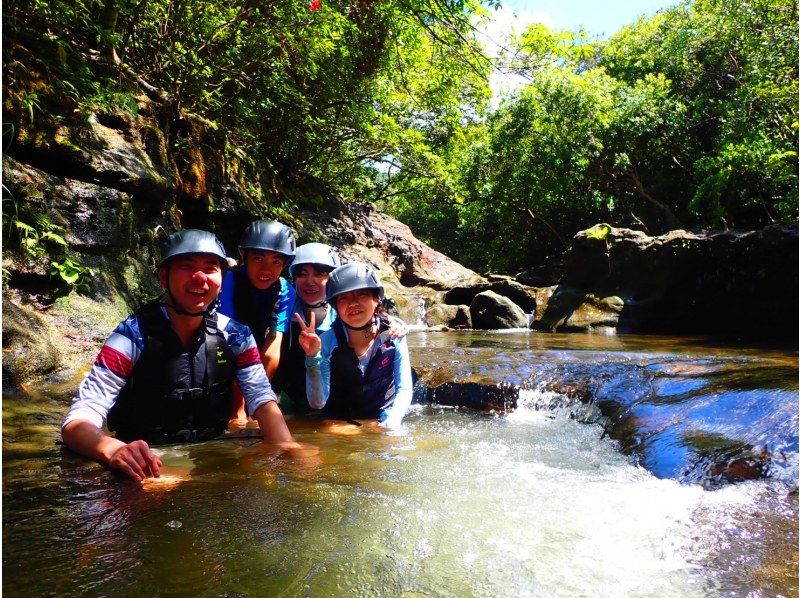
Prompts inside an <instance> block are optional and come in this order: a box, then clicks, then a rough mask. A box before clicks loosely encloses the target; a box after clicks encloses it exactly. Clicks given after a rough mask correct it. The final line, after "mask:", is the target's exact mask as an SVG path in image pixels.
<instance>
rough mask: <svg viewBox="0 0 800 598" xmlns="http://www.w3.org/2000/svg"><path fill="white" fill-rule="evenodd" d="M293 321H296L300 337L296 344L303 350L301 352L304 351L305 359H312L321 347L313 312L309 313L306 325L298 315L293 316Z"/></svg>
mask: <svg viewBox="0 0 800 598" xmlns="http://www.w3.org/2000/svg"><path fill="white" fill-rule="evenodd" d="M294 319H295V320H297V323H298V325H299V326H300V336H299V337H298V339H297V342H299V343H300V347H301V348H302V349H303V351H305V353H306V356H307V357H314V356H315V355H316V354H317V353H319V350H320V348H321V347H322V341H320V339H319V335H318V334H317V329H316V323H317V317H316V315H315V314H314V312H313V311H312V312H311V317H310V318H309V322H308V325H306V323H305V322H304V321H303V317H302V316H301V315H300V314H298V313H296V314H294Z"/></svg>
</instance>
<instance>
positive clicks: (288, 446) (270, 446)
mask: <svg viewBox="0 0 800 598" xmlns="http://www.w3.org/2000/svg"><path fill="white" fill-rule="evenodd" d="M261 446H262V447H263V448H264V449H265V450H267V451H270V450H274V451H276V452H279V453H281V454H282V455H286V456H287V457H290V458H292V459H307V458H308V457H315V456H317V455H318V454H319V447H318V446H314V445H313V444H306V443H304V442H262V443H261Z"/></svg>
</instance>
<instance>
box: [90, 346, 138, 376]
mask: <svg viewBox="0 0 800 598" xmlns="http://www.w3.org/2000/svg"><path fill="white" fill-rule="evenodd" d="M94 363H95V365H99V366H100V367H103V368H105V369H107V370H110V371H111V372H113V373H114V374H116V375H117V376H121V377H123V378H127V377H128V376H130V375H131V371H133V360H132V359H131V358H130V357H128V356H127V355H125V354H124V353H120V352H119V351H117V350H116V349H114V348H112V347H109V346H108V345H103V348H102V349H100V354H99V355H98V356H97V359H95V361H94Z"/></svg>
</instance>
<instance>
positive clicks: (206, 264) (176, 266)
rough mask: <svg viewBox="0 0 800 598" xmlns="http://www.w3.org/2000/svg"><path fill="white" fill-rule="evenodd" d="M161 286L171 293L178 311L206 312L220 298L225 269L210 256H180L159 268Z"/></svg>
mask: <svg viewBox="0 0 800 598" xmlns="http://www.w3.org/2000/svg"><path fill="white" fill-rule="evenodd" d="M158 279H159V281H160V282H161V286H162V287H163V288H165V289H166V290H168V291H169V293H170V295H171V296H172V300H173V301H174V302H175V305H176V307H179V308H181V309H183V310H184V311H187V312H190V313H196V312H202V311H205V310H206V309H207V308H208V306H209V305H211V304H212V303H213V302H214V300H215V299H216V298H217V295H219V289H220V286H222V266H221V264H220V261H219V257H217V256H215V255H211V254H208V253H191V254H187V255H179V256H177V257H174V258H172V259H171V260H170V261H169V264H168V266H167V267H164V268H159V270H158Z"/></svg>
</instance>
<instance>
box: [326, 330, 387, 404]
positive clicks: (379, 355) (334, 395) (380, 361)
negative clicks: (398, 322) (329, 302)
mask: <svg viewBox="0 0 800 598" xmlns="http://www.w3.org/2000/svg"><path fill="white" fill-rule="evenodd" d="M333 330H334V332H335V334H336V341H337V344H338V346H337V347H336V348H335V349H334V350H333V351H332V352H331V388H330V394H329V396H328V402H327V403H326V404H325V407H324V408H323V410H322V411H323V413H324V414H325V415H327V416H328V417H332V418H335V419H356V418H360V419H375V418H377V417H379V416H380V414H381V411H384V410H386V409H389V408H390V407H391V406H392V405H393V404H394V397H395V394H396V390H395V381H394V358H395V353H396V352H397V346H396V343H395V341H394V339H392V338H391V337H390V335H389V320H388V319H387V318H386V317H383V316H382V317H381V318H380V321H379V327H378V338H376V339H375V342H376V343H380V344H379V347H378V350H377V351H376V352H375V354H374V355H373V356H372V358H371V359H370V361H369V364H368V365H367V369H366V371H365V373H364V374H363V375H362V374H361V370H360V369H359V368H358V357H356V352H355V351H354V350H353V349H352V348H351V347H349V346H348V345H347V337H346V335H345V331H344V324H343V323H342V321H341V320H340V319H337V320H336V321H335V322H334V323H333Z"/></svg>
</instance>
